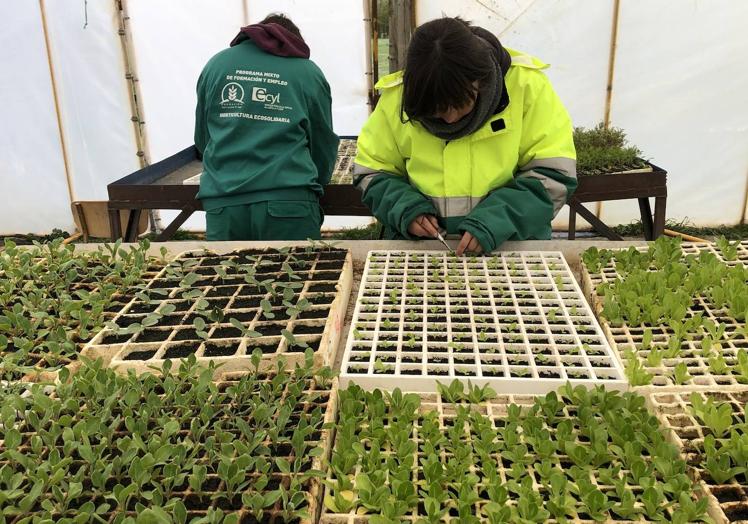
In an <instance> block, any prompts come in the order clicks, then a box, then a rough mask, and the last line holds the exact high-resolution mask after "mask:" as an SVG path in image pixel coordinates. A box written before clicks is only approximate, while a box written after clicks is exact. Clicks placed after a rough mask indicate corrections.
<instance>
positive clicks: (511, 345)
mask: <svg viewBox="0 0 748 524" xmlns="http://www.w3.org/2000/svg"><path fill="white" fill-rule="evenodd" d="M624 377H625V375H624V372H623V367H622V366H621V363H620V362H619V361H618V359H617V358H616V357H615V355H614V354H613V352H612V350H611V348H610V346H609V345H608V343H607V341H606V340H605V336H604V335H603V333H602V331H601V329H600V326H599V325H598V323H597V320H596V319H595V317H594V315H593V314H592V311H591V310H590V307H589V306H588V304H587V303H586V301H585V300H584V298H583V296H582V292H581V290H580V289H579V286H578V285H577V283H576V281H575V280H574V277H573V276H572V273H571V270H570V269H569V266H568V264H567V263H566V261H565V260H564V258H563V255H562V254H561V253H558V252H529V251H528V252H517V253H501V254H496V255H495V256H490V257H477V258H463V257H456V256H454V255H453V254H450V253H448V252H446V251H372V252H370V253H369V256H368V258H367V261H366V267H365V269H364V274H363V277H362V281H361V286H360V288H359V294H358V298H357V301H356V307H355V310H354V313H353V320H352V322H351V332H350V334H349V337H348V341H347V344H346V348H345V354H344V357H343V364H342V372H341V387H347V386H348V384H349V383H355V384H358V385H359V386H361V387H363V388H366V389H374V388H381V389H394V388H396V387H399V388H401V389H403V390H408V391H414V392H433V391H436V389H437V383H450V382H452V380H454V379H455V378H457V379H466V380H470V381H471V382H473V383H475V384H479V385H482V384H490V385H491V386H492V387H493V388H494V389H495V390H496V391H497V392H499V393H515V394H543V393H547V392H549V391H552V390H555V389H557V388H558V387H560V386H562V385H563V384H565V383H566V382H571V383H572V384H574V385H584V386H587V387H593V386H597V385H604V386H605V387H607V388H611V389H619V390H624V389H627V387H628V383H627V381H626V379H625V378H624Z"/></svg>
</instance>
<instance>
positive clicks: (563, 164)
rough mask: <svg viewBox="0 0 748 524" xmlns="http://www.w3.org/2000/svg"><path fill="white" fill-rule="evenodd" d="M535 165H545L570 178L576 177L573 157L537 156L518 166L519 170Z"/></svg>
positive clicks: (575, 163)
mask: <svg viewBox="0 0 748 524" xmlns="http://www.w3.org/2000/svg"><path fill="white" fill-rule="evenodd" d="M536 167H547V168H549V169H555V170H556V171H558V172H559V173H561V174H562V175H566V176H568V177H571V178H577V161H576V160H574V159H573V158H566V157H562V156H559V157H553V158H537V159H535V160H531V161H530V162H528V163H527V164H525V165H524V166H522V167H521V168H520V171H529V170H531V169H535V168H536Z"/></svg>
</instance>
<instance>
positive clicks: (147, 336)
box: [136, 329, 171, 342]
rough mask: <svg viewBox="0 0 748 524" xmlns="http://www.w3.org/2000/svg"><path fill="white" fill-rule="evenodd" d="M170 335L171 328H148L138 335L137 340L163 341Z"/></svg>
mask: <svg viewBox="0 0 748 524" xmlns="http://www.w3.org/2000/svg"><path fill="white" fill-rule="evenodd" d="M169 335H171V330H170V329H146V330H145V331H143V332H142V333H140V334H139V335H138V338H137V339H136V342H163V341H164V340H166V339H167V338H169Z"/></svg>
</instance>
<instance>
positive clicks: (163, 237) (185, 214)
mask: <svg viewBox="0 0 748 524" xmlns="http://www.w3.org/2000/svg"><path fill="white" fill-rule="evenodd" d="M194 212H195V209H193V208H188V209H183V210H182V211H181V212H180V213H179V214H178V215H177V216H176V218H175V219H174V220H172V221H171V224H169V225H168V226H166V229H164V230H163V231H161V234H160V235H159V236H158V237H157V238H156V242H166V241H167V240H171V237H173V236H174V233H176V232H177V229H179V226H181V225H182V224H184V223H185V221H186V220H187V219H188V218H190V215H192V213H194Z"/></svg>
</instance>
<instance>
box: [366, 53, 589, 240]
mask: <svg viewBox="0 0 748 524" xmlns="http://www.w3.org/2000/svg"><path fill="white" fill-rule="evenodd" d="M508 51H509V53H510V55H511V56H512V64H511V66H510V68H509V71H508V72H507V73H506V75H505V79H504V81H505V85H506V92H507V94H508V96H509V104H508V105H507V106H506V107H505V108H504V109H503V110H502V111H501V112H499V113H497V114H494V115H492V116H491V117H490V118H489V119H488V121H487V122H486V123H485V124H484V125H483V126H482V127H481V128H480V129H478V130H477V131H475V132H474V133H472V134H471V135H468V136H465V137H462V138H460V139H457V140H452V141H445V140H442V139H440V138H438V137H436V136H434V135H432V134H431V133H429V132H428V131H427V130H426V129H425V128H424V127H423V126H422V125H421V124H420V123H418V122H415V121H409V119H408V117H407V115H405V114H404V113H403V117H402V119H401V110H400V109H401V100H402V91H403V88H402V72H397V73H392V74H390V75H388V76H385V77H383V78H382V79H381V80H380V81H379V82H378V83H377V85H376V87H377V89H380V90H381V92H382V94H381V98H380V99H379V102H378V104H377V107H376V109H375V110H374V112H373V113H372V114H371V116H370V117H369V119H368V120H367V122H366V123H365V124H364V127H363V129H362V130H361V133H360V134H359V137H358V154H357V156H356V160H355V164H356V165H355V170H354V183H355V184H356V185H357V187H358V188H359V189H361V190H362V191H363V192H364V194H363V201H364V203H365V204H367V205H368V206H369V207H370V208H371V210H372V212H373V214H374V216H376V217H377V218H378V219H379V220H380V221H382V222H383V223H384V224H385V226H386V235H387V237H388V238H403V237H404V238H412V237H411V236H410V235H409V234H408V225H409V224H410V223H411V222H412V221H413V220H414V219H415V218H416V217H417V216H418V215H420V214H433V215H436V216H437V218H438V219H439V222H440V224H441V225H442V226H443V227H445V228H446V229H447V232H448V233H461V232H464V231H468V232H470V233H472V234H473V236H475V237H476V238H477V239H478V241H479V242H480V244H481V246H482V247H483V249H484V250H485V251H490V250H493V249H495V248H496V247H498V246H499V245H500V244H501V243H502V242H504V241H505V240H508V239H516V240H523V239H527V238H538V239H543V238H550V235H551V226H550V223H551V220H552V219H553V217H554V216H555V215H556V213H558V211H559V210H560V209H561V207H563V205H564V204H565V203H566V202H567V200H568V198H569V197H570V196H571V194H572V193H573V191H574V190H575V189H576V186H577V180H576V152H575V150H574V141H573V135H572V133H573V129H572V124H571V119H570V118H569V115H568V113H567V111H566V109H565V108H564V106H563V104H562V103H561V101H560V100H559V98H558V96H557V95H556V93H555V91H554V90H553V87H552V86H551V84H550V82H549V80H548V78H547V77H546V76H545V74H544V73H543V72H542V70H543V69H545V68H546V67H548V66H547V64H544V63H543V62H541V61H540V60H538V59H537V58H534V57H531V56H529V55H525V54H522V53H519V52H517V51H513V50H511V49H508ZM403 120H405V122H403Z"/></svg>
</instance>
